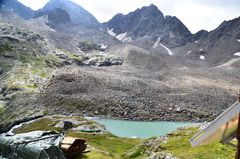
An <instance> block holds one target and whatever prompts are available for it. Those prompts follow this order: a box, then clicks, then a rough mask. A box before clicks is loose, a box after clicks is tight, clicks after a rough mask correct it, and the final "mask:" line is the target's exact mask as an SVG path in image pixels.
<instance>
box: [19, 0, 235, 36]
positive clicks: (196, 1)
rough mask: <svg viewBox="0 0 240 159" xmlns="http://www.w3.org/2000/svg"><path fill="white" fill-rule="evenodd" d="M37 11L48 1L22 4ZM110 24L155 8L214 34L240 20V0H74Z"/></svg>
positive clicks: (30, 0) (27, 0)
mask: <svg viewBox="0 0 240 159" xmlns="http://www.w3.org/2000/svg"><path fill="white" fill-rule="evenodd" d="M18 1H20V2H22V3H23V4H25V5H26V6H28V7H30V8H32V9H34V10H37V9H39V8H42V7H43V6H44V5H45V4H46V3H47V1H48V0H35V1H33V0H18ZM73 1H74V2H76V3H78V4H80V5H81V6H82V7H83V8H85V9H86V10H88V11H89V12H90V13H92V14H93V15H94V16H95V17H96V18H97V19H98V21H100V22H106V21H108V20H109V19H111V18H112V17H113V16H114V15H115V14H117V13H123V14H127V13H128V12H131V11H134V10H135V9H137V8H140V7H142V6H147V5H150V4H151V3H152V4H155V5H156V6H157V7H158V8H159V9H160V10H161V11H162V12H163V14H164V15H172V16H176V17H178V18H179V19H180V20H181V21H182V22H183V23H184V24H185V25H186V26H187V27H188V29H189V30H190V31H191V32H192V33H195V32H197V31H199V30H201V29H205V30H208V31H210V30H213V29H215V28H216V27H217V26H218V25H219V24H220V23H222V22H223V21H224V20H230V19H233V18H236V17H239V16H240V0H73Z"/></svg>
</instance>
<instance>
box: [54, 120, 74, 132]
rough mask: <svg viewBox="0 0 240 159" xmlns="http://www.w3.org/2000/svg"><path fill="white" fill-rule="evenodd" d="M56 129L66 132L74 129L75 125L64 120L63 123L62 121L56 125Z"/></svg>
mask: <svg viewBox="0 0 240 159" xmlns="http://www.w3.org/2000/svg"><path fill="white" fill-rule="evenodd" d="M55 127H58V128H62V129H64V130H68V129H71V128H72V127H73V123H72V122H71V121H68V120H63V121H60V122H59V123H57V124H56V125H55Z"/></svg>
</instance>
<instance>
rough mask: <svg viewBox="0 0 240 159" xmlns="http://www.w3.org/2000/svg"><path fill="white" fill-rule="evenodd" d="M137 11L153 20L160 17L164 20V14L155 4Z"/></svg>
mask: <svg viewBox="0 0 240 159" xmlns="http://www.w3.org/2000/svg"><path fill="white" fill-rule="evenodd" d="M137 11H138V12H140V13H141V14H142V15H145V16H149V18H151V17H152V16H159V17H162V18H163V17H164V15H163V13H162V12H161V11H160V10H159V9H158V7H157V6H155V5H154V4H151V5H149V6H146V7H142V8H141V9H138V10H137Z"/></svg>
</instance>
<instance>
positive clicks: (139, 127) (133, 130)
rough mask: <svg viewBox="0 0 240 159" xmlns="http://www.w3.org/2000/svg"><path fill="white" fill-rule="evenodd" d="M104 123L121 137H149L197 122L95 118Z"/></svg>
mask: <svg viewBox="0 0 240 159" xmlns="http://www.w3.org/2000/svg"><path fill="white" fill-rule="evenodd" d="M95 121H96V122H97V123H99V124H101V125H104V126H105V127H106V129H107V131H109V132H111V133H112V134H114V135H116V136H119V137H130V138H149V137H152V136H161V135H166V134H167V133H170V132H172V131H174V130H176V129H177V128H179V127H184V126H193V125H196V123H187V122H166V121H152V122H148V121H126V120H113V119H95Z"/></svg>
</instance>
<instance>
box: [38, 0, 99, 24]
mask: <svg viewBox="0 0 240 159" xmlns="http://www.w3.org/2000/svg"><path fill="white" fill-rule="evenodd" d="M56 8H60V9H63V10H65V11H66V12H67V13H68V14H69V15H70V18H71V20H72V22H73V23H74V24H77V25H81V26H84V27H89V28H99V26H100V23H99V22H98V21H97V19H96V18H95V17H94V16H93V15H92V14H91V13H89V12H88V11H87V10H85V9H84V8H82V7H81V6H80V5H78V4H76V3H74V2H72V1H70V0H50V1H49V2H48V3H47V4H46V5H45V6H44V7H43V8H42V9H41V11H51V10H54V9H56Z"/></svg>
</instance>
